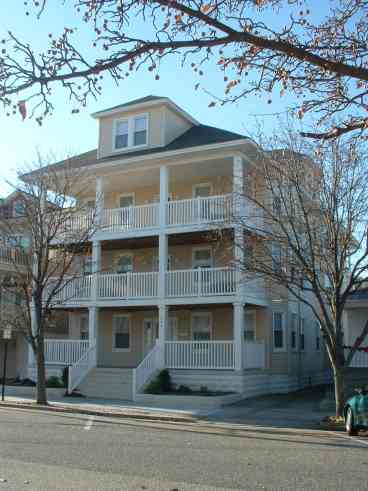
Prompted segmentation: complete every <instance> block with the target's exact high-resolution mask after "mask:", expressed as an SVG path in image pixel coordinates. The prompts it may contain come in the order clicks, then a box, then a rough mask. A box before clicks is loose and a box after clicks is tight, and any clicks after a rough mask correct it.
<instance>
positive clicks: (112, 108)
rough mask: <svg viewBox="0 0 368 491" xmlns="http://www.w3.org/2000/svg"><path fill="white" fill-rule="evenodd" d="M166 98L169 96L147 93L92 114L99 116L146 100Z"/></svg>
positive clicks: (153, 100)
mask: <svg viewBox="0 0 368 491" xmlns="http://www.w3.org/2000/svg"><path fill="white" fill-rule="evenodd" d="M165 99H167V97H161V96H157V95H147V96H146V97H139V98H138V99H133V100H132V101H129V102H124V104H118V105H117V106H113V107H109V108H107V109H103V110H102V111H97V112H96V113H93V114H92V116H93V117H98V116H99V115H100V114H103V113H107V112H110V111H114V110H115V109H125V108H126V107H129V106H134V105H135V104H144V103H146V102H156V101H159V100H165Z"/></svg>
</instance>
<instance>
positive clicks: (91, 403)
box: [0, 396, 200, 423]
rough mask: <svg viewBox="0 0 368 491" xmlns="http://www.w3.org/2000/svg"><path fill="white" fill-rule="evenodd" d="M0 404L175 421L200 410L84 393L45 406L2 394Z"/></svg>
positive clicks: (187, 419)
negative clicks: (139, 402)
mask: <svg viewBox="0 0 368 491" xmlns="http://www.w3.org/2000/svg"><path fill="white" fill-rule="evenodd" d="M2 407H14V408H18V409H34V410H43V411H54V412H68V413H79V414H86V415H93V416H106V417H117V418H135V419H147V420H153V421H167V422H178V423H184V422H193V421H195V417H196V416H199V414H200V412H199V411H198V412H197V411H181V410H179V409H168V408H162V407H158V406H144V405H142V404H137V403H134V402H131V401H121V400H107V399H104V400H102V399H92V398H91V399H90V398H88V399H87V398H84V397H83V398H82V397H65V398H62V399H58V400H49V405H48V406H39V405H37V404H35V400H34V399H32V398H26V397H14V396H8V397H5V401H4V402H0V410H1V408H2Z"/></svg>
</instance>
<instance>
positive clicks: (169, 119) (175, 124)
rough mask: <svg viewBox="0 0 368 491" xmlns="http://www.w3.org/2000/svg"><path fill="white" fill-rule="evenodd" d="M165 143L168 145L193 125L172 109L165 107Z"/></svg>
mask: <svg viewBox="0 0 368 491" xmlns="http://www.w3.org/2000/svg"><path fill="white" fill-rule="evenodd" d="M163 121H164V124H163V128H164V132H163V143H164V145H167V144H168V143H170V142H172V141H173V140H175V138H177V137H178V136H180V135H182V134H183V133H185V132H186V131H187V130H189V128H190V127H191V126H192V125H191V123H189V121H187V120H186V119H184V118H182V117H181V116H179V115H178V114H177V113H175V112H174V111H172V110H171V109H169V108H167V107H164V108H163Z"/></svg>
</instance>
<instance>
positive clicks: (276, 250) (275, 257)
mask: <svg viewBox="0 0 368 491" xmlns="http://www.w3.org/2000/svg"><path fill="white" fill-rule="evenodd" d="M281 267H282V264H281V245H280V244H277V243H274V244H272V269H273V271H274V272H275V273H276V274H279V273H281Z"/></svg>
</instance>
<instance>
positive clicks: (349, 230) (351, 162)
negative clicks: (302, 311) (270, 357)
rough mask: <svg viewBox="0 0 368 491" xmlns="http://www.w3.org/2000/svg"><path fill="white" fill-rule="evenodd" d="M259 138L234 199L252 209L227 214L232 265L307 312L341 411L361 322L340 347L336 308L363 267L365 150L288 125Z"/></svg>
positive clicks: (366, 253)
mask: <svg viewBox="0 0 368 491" xmlns="http://www.w3.org/2000/svg"><path fill="white" fill-rule="evenodd" d="M260 143H261V144H262V146H263V148H266V147H265V146H264V145H266V144H267V145H268V147H267V148H268V150H267V151H262V150H259V152H258V154H257V155H256V156H255V158H256V160H257V167H256V168H254V169H252V170H250V173H251V174H252V175H251V176H249V177H251V179H248V180H247V182H256V183H257V185H256V186H245V189H244V196H242V199H244V198H245V199H246V201H247V202H248V203H250V204H252V205H253V206H251V207H249V209H251V210H253V211H252V212H251V216H250V215H249V214H247V213H246V211H245V213H243V214H242V215H241V216H240V217H239V216H237V217H235V219H236V220H238V223H240V224H241V228H242V230H243V232H244V236H245V239H244V240H245V242H244V244H245V246H244V245H243V244H242V243H241V242H239V244H238V245H239V246H240V247H244V252H245V260H244V262H242V264H240V266H241V268H242V270H243V272H244V275H245V277H248V276H249V275H250V276H252V277H254V276H255V277H257V276H260V277H262V278H265V281H266V283H267V284H268V286H269V287H270V288H271V289H272V288H273V287H275V286H276V288H277V289H278V292H279V293H281V294H282V292H284V293H285V298H286V299H287V298H291V299H293V300H294V301H295V300H297V301H299V302H302V304H304V305H306V306H308V307H309V308H310V309H311V310H312V312H313V314H314V316H315V318H316V319H317V320H318V321H319V325H320V330H321V334H322V337H323V339H324V341H325V346H326V349H327V353H328V357H329V361H330V363H331V367H332V371H333V376H334V384H335V396H336V414H337V415H341V413H342V409H343V403H344V369H345V368H346V367H348V366H349V364H350V362H351V360H352V357H353V356H354V353H355V351H356V350H357V349H358V348H359V346H360V344H361V343H362V341H363V340H364V338H365V336H366V335H367V333H368V322H367V323H366V325H365V328H364V329H363V332H362V335H361V336H359V337H358V338H357V340H356V341H355V343H354V345H353V346H352V347H350V348H349V349H348V350H347V353H346V350H345V352H344V341H343V325H342V318H343V311H344V308H345V305H346V302H347V300H348V298H349V296H350V295H351V294H352V293H353V292H355V291H356V290H358V289H359V288H360V287H361V286H362V284H363V282H364V280H365V279H366V277H367V272H368V235H367V226H368V225H367V224H368V221H367V220H368V168H367V165H366V159H367V154H366V149H365V147H364V146H362V145H360V146H359V144H358V142H357V141H356V140H355V139H352V140H348V139H346V138H345V139H341V140H334V141H330V142H328V144H327V143H326V142H320V143H318V144H312V143H311V142H310V141H306V140H303V138H302V137H300V136H298V134H297V133H295V131H294V130H293V129H289V128H285V129H284V131H282V130H281V129H279V132H278V134H277V136H275V137H274V138H273V139H270V138H267V140H265V139H264V138H262V137H261V138H260ZM260 148H261V147H260ZM245 210H247V207H245ZM250 224H253V225H250ZM252 248H253V250H254V254H250V250H252ZM252 256H253V259H251V258H252ZM288 342H289V341H288Z"/></svg>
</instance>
